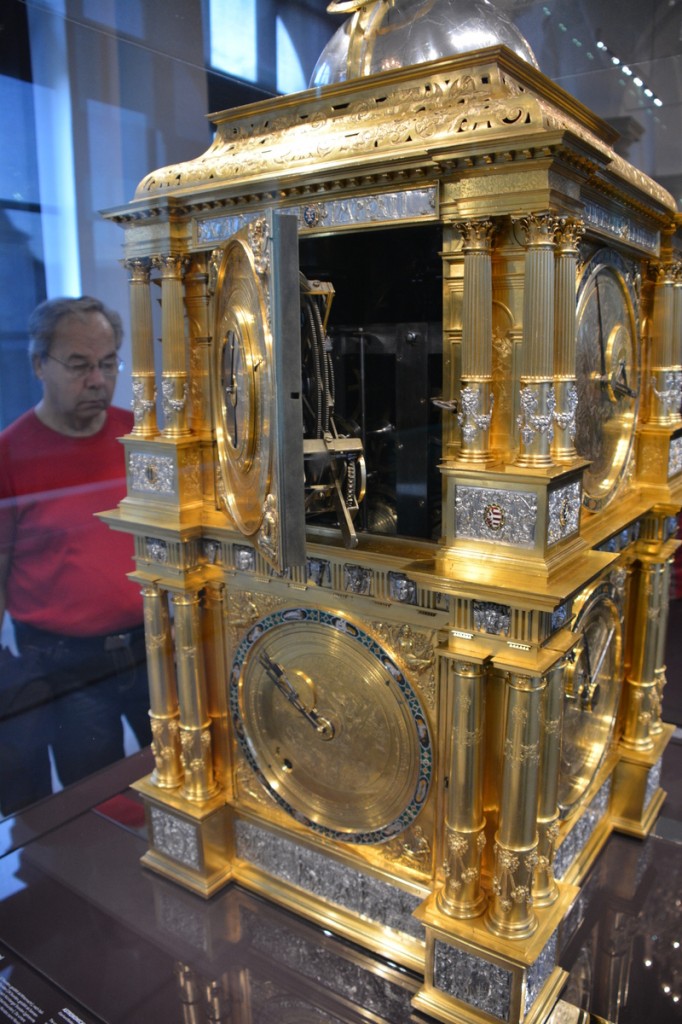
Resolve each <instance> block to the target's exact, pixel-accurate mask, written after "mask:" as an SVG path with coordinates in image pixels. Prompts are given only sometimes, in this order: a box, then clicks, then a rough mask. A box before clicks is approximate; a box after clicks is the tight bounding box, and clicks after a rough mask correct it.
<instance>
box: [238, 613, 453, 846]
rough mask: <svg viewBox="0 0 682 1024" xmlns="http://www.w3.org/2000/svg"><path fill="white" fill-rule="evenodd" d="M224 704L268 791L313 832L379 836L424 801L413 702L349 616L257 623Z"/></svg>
mask: <svg viewBox="0 0 682 1024" xmlns="http://www.w3.org/2000/svg"><path fill="white" fill-rule="evenodd" d="M230 711H231V715H232V720H233V723H234V726H235V730H236V734H237V736H238V738H239V742H240V745H241V748H242V750H243V752H244V754H245V756H246V758H247V760H248V761H249V763H250V765H251V767H252V768H253V769H254V771H255V772H256V773H257V775H258V776H259V778H260V780H261V782H262V783H263V785H264V786H265V787H266V789H267V790H268V791H269V792H270V795H271V796H272V797H273V798H274V799H275V800H276V801H277V803H278V804H279V805H280V807H282V808H283V809H284V810H285V811H287V813H289V814H291V815H292V816H293V817H294V818H295V819H296V820H297V821H299V822H301V823H302V824H304V825H306V826H308V827H309V828H311V829H313V830H314V831H315V832H317V833H319V834H322V835H325V836H328V837H330V838H333V839H339V840H342V841H345V842H351V843H362V844H371V843H381V842H385V841H387V840H389V839H392V838H393V837H394V836H395V835H397V834H398V833H400V832H402V831H403V830H404V829H405V828H407V827H408V825H410V824H411V823H412V821H413V820H414V819H415V818H416V816H417V815H418V814H419V812H420V811H421V809H422V808H423V806H424V802H425V800H426V797H427V795H428V792H429V787H430V782H431V772H432V761H433V752H432V745H431V736H430V732H429V728H428V724H427V720H426V716H425V714H424V711H423V709H422V706H421V703H420V701H419V699H418V697H417V695H416V693H415V692H414V690H413V688H412V686H411V684H410V682H409V680H408V679H407V677H406V675H405V674H404V672H403V671H402V670H401V668H400V667H399V665H398V663H397V662H396V661H395V660H394V658H393V657H392V655H391V653H390V652H389V651H388V650H386V649H385V648H384V647H383V646H382V645H380V644H379V643H378V642H377V641H376V640H374V639H373V638H372V637H371V636H370V635H369V634H368V633H366V632H365V631H364V630H363V629H361V628H360V627H359V626H358V625H356V624H355V623H353V622H351V621H350V620H348V619H347V618H343V617H341V616H339V615H335V614H333V613H331V612H326V611H321V610H319V609H314V608H291V609H286V610H284V611H277V612H273V613H271V614H270V615H268V616H266V617H264V618H263V619H261V620H260V621H259V622H257V623H256V624H255V625H254V626H252V627H251V629H250V630H249V631H248V633H247V634H246V636H245V637H244V639H243V640H242V642H241V644H240V645H239V647H238V650H237V654H236V657H235V660H234V663H233V667H232V673H231V679H230Z"/></svg>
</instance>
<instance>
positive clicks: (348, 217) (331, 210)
mask: <svg viewBox="0 0 682 1024" xmlns="http://www.w3.org/2000/svg"><path fill="white" fill-rule="evenodd" d="M285 212H286V213H288V214H292V215H293V216H295V217H296V218H297V219H298V227H299V230H300V231H301V232H303V233H305V234H308V233H310V232H313V231H315V230H316V229H317V230H325V231H326V230H328V229H329V228H330V227H343V226H347V225H351V224H352V225H355V226H358V225H361V224H384V223H386V224H389V223H390V224H395V223H396V222H398V223H399V222H400V221H414V220H435V219H436V213H437V211H436V189H435V186H431V187H430V188H415V189H404V190H401V191H399V192H384V193H380V194H379V195H372V196H350V197H349V198H346V199H331V200H327V201H325V202H322V203H310V204H308V205H306V206H291V207H287V208H286V211H285ZM256 216H257V214H256V213H251V214H238V215H236V216H234V215H233V216H231V217H210V218H207V219H206V220H202V221H199V223H198V224H197V234H198V241H199V243H200V244H202V243H205V242H222V241H226V240H227V239H228V238H229V237H230V235H233V234H234V233H235V231H238V230H239V229H240V228H242V227H244V226H245V225H246V224H248V223H249V222H250V221H252V220H254V219H255V217H256Z"/></svg>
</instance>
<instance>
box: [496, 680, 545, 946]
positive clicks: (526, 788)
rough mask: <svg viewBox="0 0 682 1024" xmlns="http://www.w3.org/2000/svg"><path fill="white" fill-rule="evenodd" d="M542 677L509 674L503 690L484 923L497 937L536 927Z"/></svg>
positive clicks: (520, 934) (523, 934)
mask: <svg viewBox="0 0 682 1024" xmlns="http://www.w3.org/2000/svg"><path fill="white" fill-rule="evenodd" d="M545 686H546V680H545V679H544V678H542V677H537V676H523V675H518V674H513V675H511V676H510V677H509V680H508V682H507V685H506V693H505V711H504V721H505V738H504V751H503V767H502V789H501V792H502V799H501V803H500V817H499V826H498V830H497V835H496V836H495V867H494V876H493V886H492V888H493V897H492V901H491V903H490V905H489V907H488V914H487V918H486V923H487V925H488V927H489V928H490V930H491V931H493V932H494V933H495V934H496V935H500V936H503V937H505V938H510V939H523V938H527V937H528V936H529V935H532V933H533V932H534V931H535V929H536V928H537V918H536V916H535V914H534V913H533V876H534V872H535V868H536V865H537V846H538V836H537V809H538V790H539V771H538V769H539V762H540V703H541V699H542V693H543V690H544V688H545Z"/></svg>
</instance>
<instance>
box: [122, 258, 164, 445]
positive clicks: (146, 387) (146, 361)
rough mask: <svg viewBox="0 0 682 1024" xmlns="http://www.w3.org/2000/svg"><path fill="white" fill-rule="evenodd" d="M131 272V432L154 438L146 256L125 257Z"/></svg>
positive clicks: (151, 337)
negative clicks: (143, 257) (133, 422)
mask: <svg viewBox="0 0 682 1024" xmlns="http://www.w3.org/2000/svg"><path fill="white" fill-rule="evenodd" d="M125 266H126V269H127V270H128V271H129V273H130V278H129V281H130V331H131V348H132V362H133V365H132V371H131V375H132V389H133V416H134V418H135V424H134V426H133V434H135V435H136V436H137V437H156V435H157V434H158V432H159V429H158V426H157V423H156V372H155V369H154V327H153V323H152V300H151V295H150V293H149V272H150V267H151V263H150V261H149V260H148V259H130V260H126V263H125Z"/></svg>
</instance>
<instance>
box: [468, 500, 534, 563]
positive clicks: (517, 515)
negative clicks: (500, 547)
mask: <svg viewBox="0 0 682 1024" xmlns="http://www.w3.org/2000/svg"><path fill="white" fill-rule="evenodd" d="M537 517H538V499H537V495H536V494H534V493H533V492H532V491H506V490H502V489H501V488H492V487H469V486H462V487H457V488H456V490H455V536H456V537H457V538H462V539H467V540H487V541H492V543H494V544H513V545H514V546H516V547H522V548H532V547H533V546H534V545H535V530H536V525H537Z"/></svg>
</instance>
